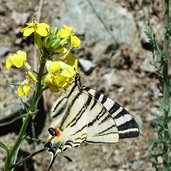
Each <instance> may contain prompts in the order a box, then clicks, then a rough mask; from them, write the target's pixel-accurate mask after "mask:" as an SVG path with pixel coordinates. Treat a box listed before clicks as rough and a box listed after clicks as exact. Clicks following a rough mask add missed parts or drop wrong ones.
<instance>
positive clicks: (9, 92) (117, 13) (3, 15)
mask: <svg viewBox="0 0 171 171" xmlns="http://www.w3.org/2000/svg"><path fill="white" fill-rule="evenodd" d="M40 7H41V5H40V4H39V1H38V0H37V1H35V0H30V1H22V0H16V1H10V0H0V23H1V24H0V61H1V62H0V121H2V120H3V119H4V118H7V117H9V116H11V115H14V114H15V113H16V112H17V111H18V110H19V109H20V106H19V104H20V100H19V99H18V98H17V95H16V90H15V86H14V84H11V83H17V82H20V81H21V80H22V76H23V72H22V73H21V72H19V71H18V70H16V69H12V70H10V71H6V70H5V69H4V63H5V59H6V57H7V56H8V55H9V54H10V53H13V52H16V51H17V50H18V49H22V50H25V51H26V52H27V53H28V56H29V61H30V63H32V64H33V63H34V56H35V55H34V54H35V52H34V50H33V40H32V39H26V38H23V37H22V36H21V34H20V33H19V30H20V29H21V28H22V26H23V25H24V24H25V22H29V21H31V19H32V18H33V17H36V15H37V11H38V10H39V8H40ZM39 14H40V16H41V17H40V21H41V22H47V23H49V24H50V25H51V26H61V25H62V24H66V25H70V26H74V28H75V32H76V33H77V35H78V36H79V37H80V39H81V40H82V45H81V47H80V48H79V49H78V50H76V51H75V54H76V55H77V56H78V57H79V60H80V70H81V71H80V72H81V76H82V82H83V84H84V85H86V86H90V87H92V88H94V89H96V90H97V91H100V92H103V93H104V94H106V95H108V96H109V97H111V98H112V99H114V100H115V101H117V102H118V103H120V104H122V105H123V106H125V107H126V108H127V109H128V110H129V111H130V113H132V115H133V116H134V117H135V119H136V120H137V122H138V124H139V127H140V131H141V134H140V136H139V137H138V138H135V139H126V140H121V141H120V142H119V143H118V144H116V145H86V144H82V145H81V146H80V147H78V148H74V149H71V150H68V151H67V155H68V156H70V157H71V158H72V159H73V161H74V162H72V163H68V161H66V160H65V159H64V158H62V157H60V156H59V157H58V158H57V159H56V161H55V163H54V166H53V167H52V171H53V170H54V171H57V170H62V171H72V170H74V171H88V170H94V171H111V170H116V171H137V170H138V171H153V170H154V169H153V168H152V166H151V164H150V161H149V159H148V154H149V144H150V142H151V141H152V139H153V138H155V137H156V136H155V132H154V129H153V128H152V126H151V124H150V122H151V121H152V120H153V119H154V118H156V117H158V116H161V115H162V112H161V111H160V109H159V105H160V103H159V101H160V97H161V95H162V94H161V93H160V91H159V90H158V85H159V82H158V79H157V76H156V74H155V73H154V68H153V66H152V65H150V61H152V54H151V52H150V51H149V50H150V49H151V46H150V44H149V43H148V41H147V38H146V36H145V34H144V29H145V28H146V26H147V25H151V27H152V28H153V30H154V31H155V33H156V34H157V40H158V41H159V42H162V41H161V40H162V39H161V37H162V3H161V2H160V1H159V0H155V1H150V0H140V1H137V0H128V1H120V0H94V1H90V0H86V1H85V0H65V1H62V0H58V1H55V0H51V1H47V0H44V3H43V7H42V8H41V11H40V12H39ZM55 98H56V95H52V94H50V93H49V92H47V93H46V94H45V96H44V108H45V109H46V110H47V116H48V117H46V122H45V126H44V124H43V130H42V131H41V133H40V135H39V138H40V139H43V140H46V139H47V137H48V132H47V129H48V127H49V125H50V121H49V115H48V114H49V113H48V111H49V109H50V106H51V105H52V103H53V101H54V99H55ZM37 124H39V121H38V122H37ZM13 126H14V127H15V128H13V127H8V128H5V129H0V141H2V142H5V143H7V144H10V143H13V141H14V139H15V138H16V133H15V132H17V131H18V128H16V125H13ZM18 126H19V125H18ZM38 126H39V125H38ZM41 147H42V145H41V144H39V145H36V144H29V143H24V144H23V146H22V151H21V156H24V155H27V154H28V153H30V152H31V151H36V150H38V149H40V148H41ZM4 157H5V153H4V151H2V149H0V168H2V167H3V161H4ZM50 157H51V156H50V154H49V153H48V152H45V153H44V154H39V155H37V156H36V157H35V158H34V159H33V160H31V161H29V162H28V163H27V165H23V166H22V169H21V168H18V169H16V170H25V171H28V170H32V171H33V170H38V171H45V170H47V168H48V165H49V162H50Z"/></svg>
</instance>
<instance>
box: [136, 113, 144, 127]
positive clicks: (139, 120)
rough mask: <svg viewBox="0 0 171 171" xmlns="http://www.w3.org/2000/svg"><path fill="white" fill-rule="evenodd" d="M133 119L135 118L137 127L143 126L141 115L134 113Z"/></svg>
mask: <svg viewBox="0 0 171 171" xmlns="http://www.w3.org/2000/svg"><path fill="white" fill-rule="evenodd" d="M134 119H135V120H136V122H137V124H138V126H139V128H142V126H143V120H142V118H141V116H140V115H136V116H134Z"/></svg>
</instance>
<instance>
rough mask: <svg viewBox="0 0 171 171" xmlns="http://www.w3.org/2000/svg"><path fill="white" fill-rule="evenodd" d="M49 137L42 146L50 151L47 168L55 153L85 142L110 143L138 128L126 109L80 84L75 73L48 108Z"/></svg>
mask: <svg viewBox="0 0 171 171" xmlns="http://www.w3.org/2000/svg"><path fill="white" fill-rule="evenodd" d="M52 118H53V119H52V124H51V127H50V128H49V133H50V137H49V138H48V140H47V142H46V144H45V148H48V151H50V152H52V154H53V158H52V161H51V164H50V167H49V169H50V168H51V166H52V165H53V162H54V160H55V158H56V156H57V154H58V153H61V154H62V155H63V156H64V157H65V158H67V159H68V160H70V161H71V159H70V158H69V157H67V156H65V155H64V154H63V151H64V150H66V149H67V148H73V147H76V146H79V145H80V144H81V143H82V142H86V143H88V144H95V143H96V144H102V143H103V144H114V143H116V142H118V140H119V139H123V138H131V137H137V136H138V135H139V129H138V125H137V123H136V121H135V120H134V119H133V117H132V116H131V115H130V114H129V112H128V111H127V110H126V109H124V108H123V107H121V106H120V105H119V104H118V103H116V102H114V101H113V100H111V99H110V98H109V97H106V96H105V95H103V94H101V93H98V92H96V91H95V90H93V89H91V88H88V87H83V86H81V82H80V77H79V75H77V76H76V77H75V80H74V81H73V83H71V84H70V85H69V86H68V87H67V89H66V91H65V93H64V94H62V96H60V97H59V98H58V99H57V101H56V102H55V104H54V106H53V108H52Z"/></svg>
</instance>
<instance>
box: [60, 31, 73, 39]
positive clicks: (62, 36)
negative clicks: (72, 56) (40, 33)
mask: <svg viewBox="0 0 171 171" xmlns="http://www.w3.org/2000/svg"><path fill="white" fill-rule="evenodd" d="M70 35H71V32H69V31H68V30H66V29H60V31H59V36H60V37H61V38H67V37H69V36H70Z"/></svg>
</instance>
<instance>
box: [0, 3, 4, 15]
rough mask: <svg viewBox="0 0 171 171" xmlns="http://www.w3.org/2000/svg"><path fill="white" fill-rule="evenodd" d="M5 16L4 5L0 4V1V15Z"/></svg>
mask: <svg viewBox="0 0 171 171" xmlns="http://www.w3.org/2000/svg"><path fill="white" fill-rule="evenodd" d="M4 14H5V8H4V5H3V4H2V1H0V15H4Z"/></svg>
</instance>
